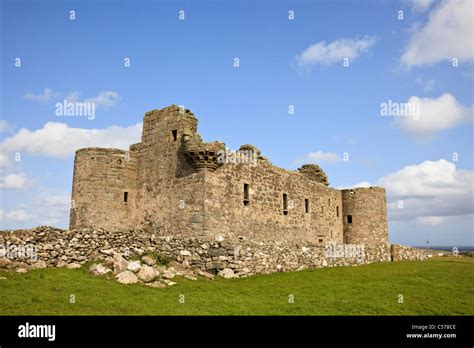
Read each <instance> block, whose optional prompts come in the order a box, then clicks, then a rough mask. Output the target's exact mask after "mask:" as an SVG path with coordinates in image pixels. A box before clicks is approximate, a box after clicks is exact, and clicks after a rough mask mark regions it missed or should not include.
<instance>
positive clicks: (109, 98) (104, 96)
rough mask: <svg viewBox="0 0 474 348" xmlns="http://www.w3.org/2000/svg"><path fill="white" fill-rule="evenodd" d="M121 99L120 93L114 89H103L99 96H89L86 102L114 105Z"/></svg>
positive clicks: (98, 104)
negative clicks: (113, 90)
mask: <svg viewBox="0 0 474 348" xmlns="http://www.w3.org/2000/svg"><path fill="white" fill-rule="evenodd" d="M118 100H119V95H118V94H117V93H115V92H112V91H103V92H100V93H99V95H98V96H96V97H93V98H88V99H86V100H85V101H84V102H86V103H95V104H96V105H97V106H106V107H110V106H114V105H115V104H117V102H118Z"/></svg>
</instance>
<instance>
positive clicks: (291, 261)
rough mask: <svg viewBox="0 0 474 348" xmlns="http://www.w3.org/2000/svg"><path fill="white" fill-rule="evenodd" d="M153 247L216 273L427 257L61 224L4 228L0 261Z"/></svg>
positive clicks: (12, 263) (32, 264) (52, 259)
mask: <svg viewBox="0 0 474 348" xmlns="http://www.w3.org/2000/svg"><path fill="white" fill-rule="evenodd" d="M25 250H26V251H27V252H25ZM149 251H153V252H155V253H158V254H161V255H165V256H167V257H169V259H171V260H174V261H176V262H179V263H180V264H182V265H183V266H185V267H192V268H196V269H200V270H203V271H207V272H211V273H214V274H216V273H218V272H219V271H221V274H222V273H224V274H227V275H228V274H232V276H239V277H240V276H248V275H253V274H265V273H273V272H281V271H296V270H302V269H307V268H320V267H332V266H350V265H360V264H367V263H372V262H381V261H390V260H391V259H393V260H395V261H398V260H413V259H416V260H418V259H420V260H421V259H425V258H426V254H425V253H424V252H423V251H421V250H418V249H414V248H409V247H402V246H391V245H390V244H385V243H381V244H378V245H365V246H364V245H356V244H354V245H349V244H328V245H325V246H321V245H319V244H314V243H309V242H308V243H294V242H288V241H257V240H252V239H248V238H247V237H245V236H241V238H236V239H226V238H224V237H223V236H216V237H215V238H214V239H208V238H200V237H192V238H178V237H176V236H159V235H158V234H156V233H153V231H143V230H122V231H107V230H102V229H93V228H86V229H81V230H61V229H57V228H52V227H37V228H34V229H31V230H17V231H0V267H6V268H25V269H31V268H42V267H67V266H68V265H71V264H83V263H86V262H88V261H95V260H100V259H105V258H106V257H108V256H110V255H112V254H114V253H115V252H116V253H119V254H122V255H124V256H125V257H130V256H133V255H141V254H143V253H146V252H149ZM393 253H395V254H393ZM224 271H225V272H224Z"/></svg>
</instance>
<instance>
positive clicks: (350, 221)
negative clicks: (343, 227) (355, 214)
mask: <svg viewBox="0 0 474 348" xmlns="http://www.w3.org/2000/svg"><path fill="white" fill-rule="evenodd" d="M347 223H348V224H351V223H352V215H347Z"/></svg>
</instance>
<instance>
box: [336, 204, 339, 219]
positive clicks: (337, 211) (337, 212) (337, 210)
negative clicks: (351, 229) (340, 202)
mask: <svg viewBox="0 0 474 348" xmlns="http://www.w3.org/2000/svg"><path fill="white" fill-rule="evenodd" d="M336 216H337V217H339V206H337V207H336Z"/></svg>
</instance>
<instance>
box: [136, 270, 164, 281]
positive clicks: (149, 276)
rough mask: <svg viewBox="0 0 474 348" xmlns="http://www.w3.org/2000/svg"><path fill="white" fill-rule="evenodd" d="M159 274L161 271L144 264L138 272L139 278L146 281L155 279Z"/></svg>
mask: <svg viewBox="0 0 474 348" xmlns="http://www.w3.org/2000/svg"><path fill="white" fill-rule="evenodd" d="M159 275H160V273H159V272H158V271H156V270H155V269H154V268H153V267H150V266H142V267H141V268H140V270H139V271H138V273H137V277H138V279H140V280H141V281H142V282H144V283H149V282H151V281H153V280H155V279H156V278H157V277H158V276H159Z"/></svg>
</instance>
